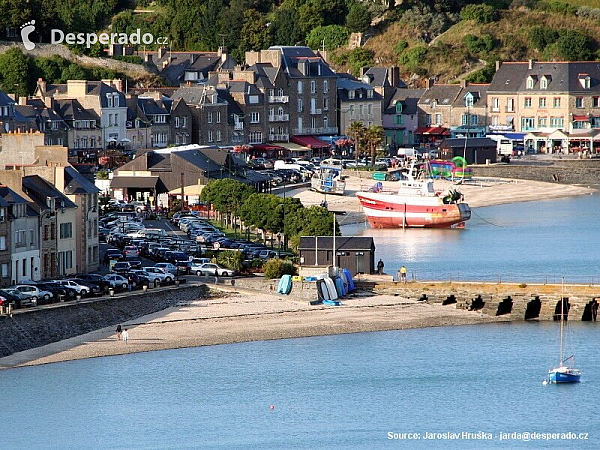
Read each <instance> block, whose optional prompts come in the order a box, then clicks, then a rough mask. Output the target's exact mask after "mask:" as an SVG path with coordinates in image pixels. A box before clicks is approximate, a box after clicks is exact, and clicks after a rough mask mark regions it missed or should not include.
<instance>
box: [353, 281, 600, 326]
mask: <svg viewBox="0 0 600 450" xmlns="http://www.w3.org/2000/svg"><path fill="white" fill-rule="evenodd" d="M371 278H374V277H371ZM382 278H383V277H382ZM387 278H389V277H387ZM356 285H357V287H358V288H359V289H362V290H367V291H372V292H373V293H374V294H388V295H395V296H399V297H405V298H409V299H413V300H418V301H423V302H427V303H429V304H439V305H441V306H443V307H449V308H456V309H464V310H468V311H479V312H481V313H483V314H487V315H490V316H506V318H507V319H509V320H514V321H519V320H549V321H552V320H557V319H558V318H559V315H560V311H561V299H563V300H562V301H563V302H564V306H565V307H564V311H565V314H566V319H567V320H574V321H578V320H580V321H592V320H594V317H593V311H594V309H596V310H597V306H596V308H594V305H598V302H599V301H600V286H597V285H575V284H569V285H564V293H563V285H561V284H524V283H522V284H513V283H511V284H508V283H507V284H499V283H494V282H490V283H482V282H409V283H400V282H395V281H387V280H385V281H384V280H381V281H378V280H372V279H370V280H362V281H358V282H356Z"/></svg>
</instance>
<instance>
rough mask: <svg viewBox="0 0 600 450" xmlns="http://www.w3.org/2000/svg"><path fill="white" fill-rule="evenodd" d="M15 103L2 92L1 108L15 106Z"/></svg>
mask: <svg viewBox="0 0 600 450" xmlns="http://www.w3.org/2000/svg"><path fill="white" fill-rule="evenodd" d="M14 104H15V101H14V100H13V99H12V98H10V97H9V96H8V95H6V94H5V93H4V92H3V91H0V106H8V105H14Z"/></svg>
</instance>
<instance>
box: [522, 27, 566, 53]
mask: <svg viewBox="0 0 600 450" xmlns="http://www.w3.org/2000/svg"><path fill="white" fill-rule="evenodd" d="M527 37H528V38H529V42H530V43H531V46H532V47H533V48H535V49H536V50H539V51H544V49H545V48H546V47H547V46H548V45H550V44H553V43H554V42H556V40H557V39H558V31H556V30H553V29H552V28H547V27H543V26H538V27H532V28H531V29H530V30H529V32H528V33H527Z"/></svg>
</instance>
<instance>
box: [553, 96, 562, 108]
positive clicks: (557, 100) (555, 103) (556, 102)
mask: <svg viewBox="0 0 600 450" xmlns="http://www.w3.org/2000/svg"><path fill="white" fill-rule="evenodd" d="M552 106H553V107H554V108H560V97H554V100H553V101H552Z"/></svg>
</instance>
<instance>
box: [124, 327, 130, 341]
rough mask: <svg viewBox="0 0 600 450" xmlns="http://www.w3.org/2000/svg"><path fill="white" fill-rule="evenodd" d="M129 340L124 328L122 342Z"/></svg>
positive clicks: (127, 332)
mask: <svg viewBox="0 0 600 450" xmlns="http://www.w3.org/2000/svg"><path fill="white" fill-rule="evenodd" d="M128 340H129V331H127V328H125V330H123V342H127V341H128Z"/></svg>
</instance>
